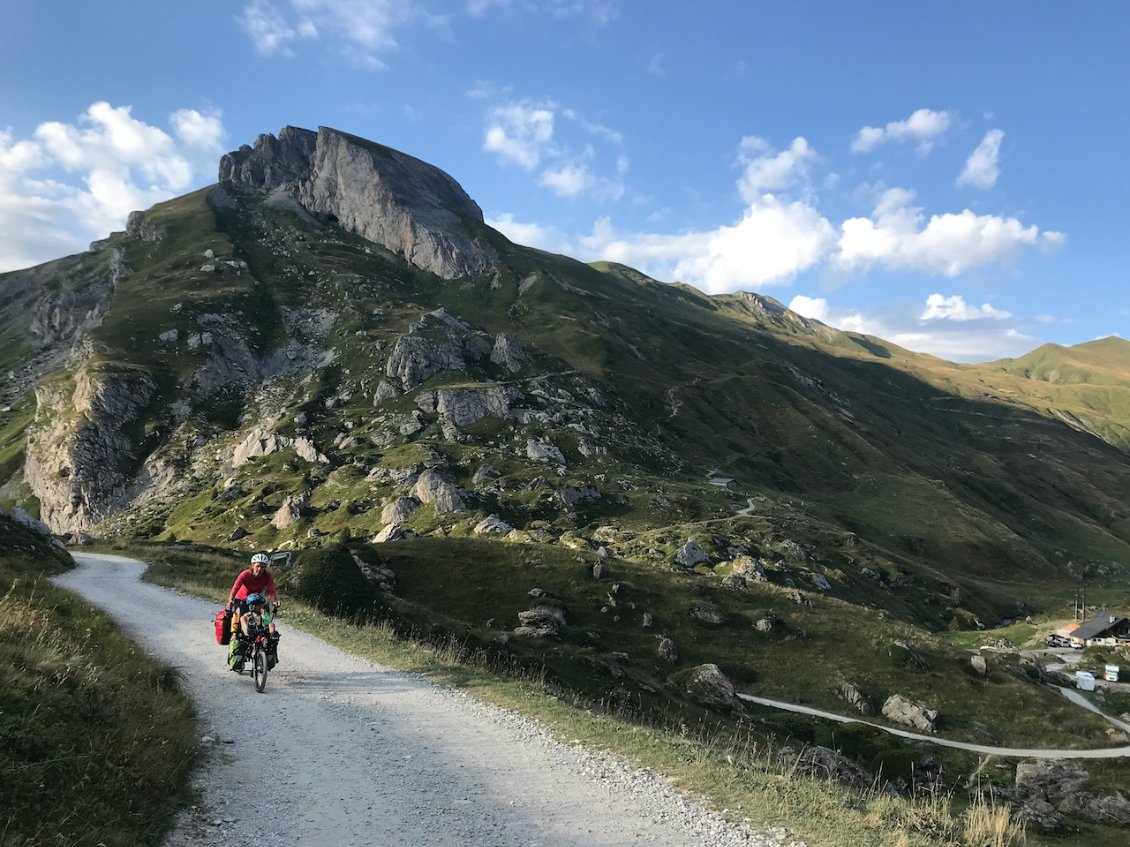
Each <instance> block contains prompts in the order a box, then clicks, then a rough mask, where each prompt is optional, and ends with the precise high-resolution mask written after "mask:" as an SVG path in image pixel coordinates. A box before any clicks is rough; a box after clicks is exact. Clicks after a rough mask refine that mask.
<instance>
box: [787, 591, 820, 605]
mask: <svg viewBox="0 0 1130 847" xmlns="http://www.w3.org/2000/svg"><path fill="white" fill-rule="evenodd" d="M785 596H786V597H788V598H789V599H790V600H792V601H793V602H794V603H796V604H797V605H798V606H800V607H801V608H803V609H811V608H812V607H813V606H815V605H816V604H815V603H813V602H812V600H811V599H810V598H809V597H808V595H807V594H805V593H804V592H803V591H798V590H797V589H795V588H794V589H793V590H792V591H790V592H789V593H788V594H786V595H785Z"/></svg>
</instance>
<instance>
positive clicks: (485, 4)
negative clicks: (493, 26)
mask: <svg viewBox="0 0 1130 847" xmlns="http://www.w3.org/2000/svg"><path fill="white" fill-rule="evenodd" d="M495 8H497V9H518V10H520V11H524V12H531V13H543V14H548V15H550V16H552V17H555V18H584V19H586V20H588V21H589V22H590V23H592V24H594V25H595V26H598V27H601V26H605V25H606V24H609V23H611V22H612V21H614V20H615V19H616V18H617V17H618V16H619V14H620V2H619V0H467V13H468V14H470V15H471V16H472V17H481V16H483V15H485V14H486V13H487V12H489V11H491V9H495Z"/></svg>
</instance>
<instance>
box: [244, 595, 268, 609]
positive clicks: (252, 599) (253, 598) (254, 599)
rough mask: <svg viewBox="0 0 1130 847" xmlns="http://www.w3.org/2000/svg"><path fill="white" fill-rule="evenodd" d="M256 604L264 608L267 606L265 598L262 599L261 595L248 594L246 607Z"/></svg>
mask: <svg viewBox="0 0 1130 847" xmlns="http://www.w3.org/2000/svg"><path fill="white" fill-rule="evenodd" d="M256 603H262V604H263V605H264V606H266V605H267V598H266V597H264V596H263V595H262V594H248V595H247V605H248V606H254V605H255V604H256Z"/></svg>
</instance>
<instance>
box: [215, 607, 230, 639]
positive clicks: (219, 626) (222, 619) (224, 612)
mask: <svg viewBox="0 0 1130 847" xmlns="http://www.w3.org/2000/svg"><path fill="white" fill-rule="evenodd" d="M230 642H231V609H220V611H218V612H216V643H217V644H224V645H226V644H228V643H230Z"/></svg>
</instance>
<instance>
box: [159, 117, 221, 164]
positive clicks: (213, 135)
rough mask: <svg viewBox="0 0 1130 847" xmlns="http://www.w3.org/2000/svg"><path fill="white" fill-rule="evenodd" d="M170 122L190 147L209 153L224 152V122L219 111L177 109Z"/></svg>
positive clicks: (178, 135) (179, 136)
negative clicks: (206, 111)
mask: <svg viewBox="0 0 1130 847" xmlns="http://www.w3.org/2000/svg"><path fill="white" fill-rule="evenodd" d="M169 122H170V123H172V125H173V130H174V131H175V132H176V134H177V137H178V138H179V139H180V140H181V141H183V142H184V143H185V145H187V146H188V147H191V148H194V149H196V150H200V151H201V152H202V153H208V154H218V153H221V152H223V141H224V124H223V121H222V120H221V118H220V113H219V112H213V113H210V114H202V113H200V112H198V111H196V110H195V109H177V110H176V111H175V112H173V114H172V117H171V118H170V119H169Z"/></svg>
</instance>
